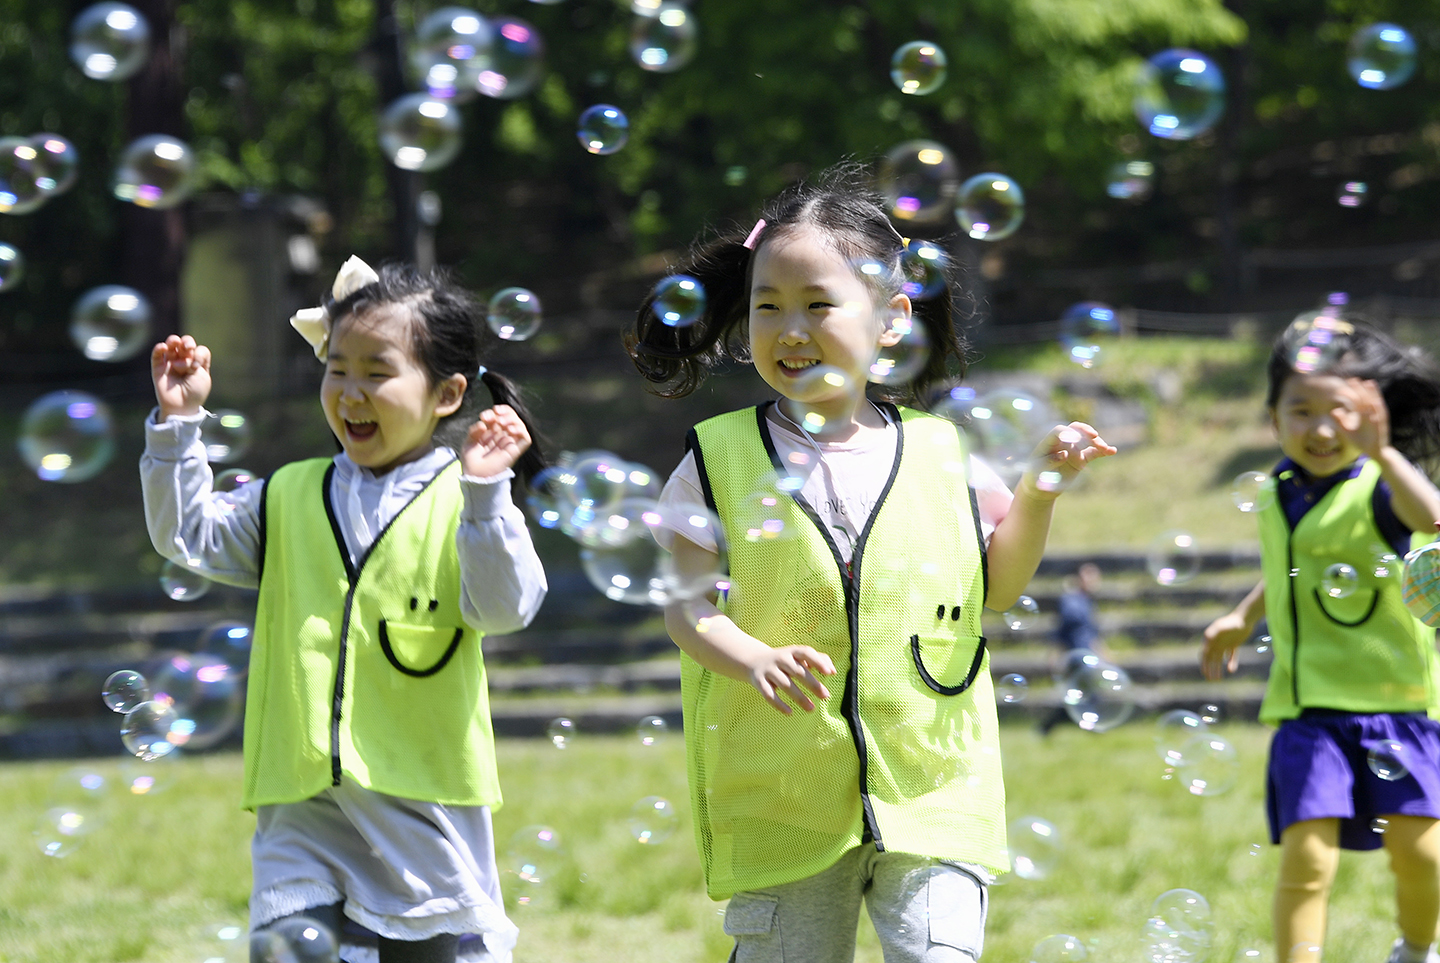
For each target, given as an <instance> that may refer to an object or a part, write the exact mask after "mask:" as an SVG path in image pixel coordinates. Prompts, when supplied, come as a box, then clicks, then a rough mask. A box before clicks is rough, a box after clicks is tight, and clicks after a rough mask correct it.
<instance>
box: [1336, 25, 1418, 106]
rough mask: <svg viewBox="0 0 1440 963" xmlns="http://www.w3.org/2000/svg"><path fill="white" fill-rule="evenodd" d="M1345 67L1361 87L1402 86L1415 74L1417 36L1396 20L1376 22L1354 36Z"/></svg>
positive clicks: (1375, 88)
mask: <svg viewBox="0 0 1440 963" xmlns="http://www.w3.org/2000/svg"><path fill="white" fill-rule="evenodd" d="M1345 66H1346V67H1347V68H1348V69H1349V71H1350V76H1352V77H1354V78H1355V82H1356V83H1357V84H1359V85H1360V86H1361V87H1368V88H1369V89H1371V90H1390V89H1392V88H1395V87H1399V86H1400V85H1401V84H1403V83H1404V82H1405V81H1407V80H1409V79H1410V76H1411V75H1412V74H1413V73H1415V38H1414V37H1412V36H1410V32H1409V31H1408V30H1406V29H1405V28H1404V27H1398V26H1396V25H1395V24H1393V23H1372V24H1370V26H1368V27H1362V28H1360V29H1359V30H1357V31H1355V33H1354V35H1353V36H1352V37H1351V38H1350V48H1349V52H1348V56H1347V57H1346V60H1345Z"/></svg>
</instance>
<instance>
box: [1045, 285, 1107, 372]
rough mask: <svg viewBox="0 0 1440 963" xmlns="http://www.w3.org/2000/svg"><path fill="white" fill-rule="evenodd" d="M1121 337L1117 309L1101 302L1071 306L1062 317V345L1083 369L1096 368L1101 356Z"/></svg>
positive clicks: (1088, 302) (1067, 354) (1085, 302)
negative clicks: (1116, 314)
mask: <svg viewBox="0 0 1440 963" xmlns="http://www.w3.org/2000/svg"><path fill="white" fill-rule="evenodd" d="M1119 334H1120V319H1119V318H1117V317H1116V316H1115V309H1114V308H1112V307H1110V305H1108V304H1101V303H1099V302H1098V301H1081V302H1080V303H1078V304H1072V305H1070V307H1068V308H1066V309H1065V312H1064V313H1063V314H1061V315H1060V345H1061V347H1063V348H1064V349H1065V355H1066V356H1067V357H1068V358H1069V359H1070V360H1071V361H1073V362H1075V363H1076V364H1078V365H1079V366H1080V367H1082V368H1093V367H1095V365H1096V364H1098V363H1099V362H1100V356H1101V353H1102V352H1103V351H1104V350H1105V349H1106V347H1107V346H1108V345H1109V344H1110V343H1111V342H1112V341H1113V340H1114V339H1115V338H1116V337H1118V336H1119Z"/></svg>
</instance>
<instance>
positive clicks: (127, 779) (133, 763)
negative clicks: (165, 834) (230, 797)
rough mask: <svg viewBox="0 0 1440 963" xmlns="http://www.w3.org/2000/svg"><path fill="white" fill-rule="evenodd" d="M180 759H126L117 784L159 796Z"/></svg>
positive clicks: (133, 793) (133, 791)
mask: <svg viewBox="0 0 1440 963" xmlns="http://www.w3.org/2000/svg"><path fill="white" fill-rule="evenodd" d="M179 759H180V754H179V753H178V752H172V753H166V754H165V755H163V756H161V757H160V758H159V759H152V760H150V761H149V762H142V761H140V760H138V759H126V760H124V761H123V762H121V763H120V776H119V778H118V779H116V780H115V784H116V786H117V787H118V788H119V789H120V791H121V792H123V793H127V794H129V795H131V796H158V795H159V794H160V793H162V792H164V791H165V790H167V789H169V788H170V786H171V785H172V784H173V783H174V781H175V779H174V776H175V773H174V770H173V769H171V763H173V762H177V761H178V760H179ZM237 963H239V961H237Z"/></svg>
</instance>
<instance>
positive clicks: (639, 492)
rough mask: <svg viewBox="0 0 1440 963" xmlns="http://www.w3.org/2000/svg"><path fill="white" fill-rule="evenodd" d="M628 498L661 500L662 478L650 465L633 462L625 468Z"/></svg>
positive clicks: (626, 494)
mask: <svg viewBox="0 0 1440 963" xmlns="http://www.w3.org/2000/svg"><path fill="white" fill-rule="evenodd" d="M624 471H625V497H626V498H659V497H660V490H661V485H660V476H659V475H658V474H657V473H656V472H655V470H654V469H653V468H651V467H649V466H648V465H642V464H640V463H639V462H637V461H632V462H629V463H627V464H626V465H625V466H624Z"/></svg>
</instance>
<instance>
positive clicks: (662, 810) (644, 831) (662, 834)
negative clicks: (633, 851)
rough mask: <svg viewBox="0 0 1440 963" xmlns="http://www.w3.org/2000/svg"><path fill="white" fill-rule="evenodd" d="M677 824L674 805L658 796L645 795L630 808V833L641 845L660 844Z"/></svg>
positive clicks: (670, 834) (669, 835)
mask: <svg viewBox="0 0 1440 963" xmlns="http://www.w3.org/2000/svg"><path fill="white" fill-rule="evenodd" d="M679 824H680V817H679V816H678V815H677V814H676V812H675V807H674V806H673V805H672V804H671V802H670V800H668V799H664V798H662V797H660V796H646V797H645V798H644V799H642V800H640V801H639V802H637V803H636V804H635V805H634V806H632V807H631V808H630V835H631V836H634V837H635V842H637V843H639V844H640V845H642V846H658V845H660V844H661V843H663V842H665V840H667V839H669V838H670V837H671V836H672V835H673V834H674V832H675V827H677V826H678V825H679Z"/></svg>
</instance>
